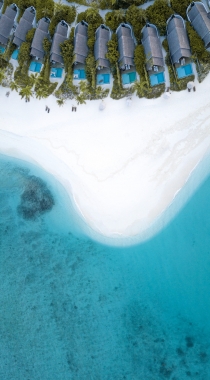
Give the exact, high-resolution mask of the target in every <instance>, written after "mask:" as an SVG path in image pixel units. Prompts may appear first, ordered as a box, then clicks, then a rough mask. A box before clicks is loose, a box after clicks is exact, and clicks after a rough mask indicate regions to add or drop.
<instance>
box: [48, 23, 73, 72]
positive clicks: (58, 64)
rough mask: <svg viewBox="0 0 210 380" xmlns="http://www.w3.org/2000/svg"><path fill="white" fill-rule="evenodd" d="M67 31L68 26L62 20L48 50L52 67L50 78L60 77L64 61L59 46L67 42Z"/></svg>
mask: <svg viewBox="0 0 210 380" xmlns="http://www.w3.org/2000/svg"><path fill="white" fill-rule="evenodd" d="M68 30H69V28H68V24H67V23H66V21H64V20H62V21H60V22H59V24H58V25H57V27H56V30H55V34H54V36H53V41H52V46H51V50H50V62H51V64H52V65H53V68H52V69H51V73H50V77H51V78H61V77H62V74H63V66H64V61H63V57H62V54H61V48H60V44H62V43H63V42H64V41H66V40H67V36H68Z"/></svg>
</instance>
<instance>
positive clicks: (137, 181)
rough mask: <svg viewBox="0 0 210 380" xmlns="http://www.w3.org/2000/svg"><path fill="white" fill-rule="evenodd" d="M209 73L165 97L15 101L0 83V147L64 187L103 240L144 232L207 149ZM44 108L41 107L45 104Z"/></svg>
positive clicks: (209, 144)
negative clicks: (190, 88)
mask: <svg viewBox="0 0 210 380" xmlns="http://www.w3.org/2000/svg"><path fill="white" fill-rule="evenodd" d="M209 89H210V75H209V76H208V77H207V78H206V79H205V81H204V82H203V83H202V84H196V92H191V93H188V92H187V90H186V91H182V92H180V93H175V92H174V93H172V94H171V97H170V98H169V99H165V98H164V96H163V97H161V98H159V99H152V100H146V99H138V98H136V97H135V96H134V97H133V100H132V104H131V105H130V107H128V106H127V105H126V100H125V99H122V100H120V101H114V100H112V99H110V98H108V99H106V100H105V102H106V108H105V109H104V110H103V111H100V110H99V105H100V102H101V101H92V102H91V101H88V102H87V104H86V105H82V106H81V105H80V106H78V107H77V112H71V107H72V105H73V104H75V103H74V102H73V101H67V102H66V104H65V105H64V107H60V108H59V107H58V105H57V103H56V99H55V98H54V97H53V96H51V97H50V98H48V99H47V100H41V101H39V100H36V99H33V98H32V99H31V101H30V102H29V103H25V101H24V100H21V99H20V97H19V96H18V95H17V93H10V96H9V97H8V98H7V97H6V96H5V93H6V91H7V90H6V89H4V88H0V120H1V123H0V152H1V153H3V154H7V155H10V156H13V157H18V158H21V159H24V160H27V161H30V162H32V163H35V164H37V165H39V166H41V167H42V168H43V169H45V170H46V171H48V172H50V173H51V174H53V175H54V176H55V177H56V178H57V179H58V180H59V181H60V182H61V183H62V184H63V185H64V186H65V188H66V189H67V191H68V192H69V194H70V195H71V197H72V199H73V200H74V202H75V204H76V207H77V208H78V210H79V213H80V214H81V215H82V216H83V217H84V219H85V220H86V222H87V223H88V224H89V225H90V226H91V227H92V228H93V230H95V231H96V232H99V233H100V234H102V235H105V236H108V237H132V236H135V235H137V234H140V233H142V231H146V230H147V229H148V227H149V226H150V225H151V224H152V223H153V221H154V220H155V219H156V218H158V217H159V216H160V214H161V213H162V212H163V211H164V210H165V209H166V208H167V207H168V206H169V205H170V204H171V202H172V201H173V199H174V196H175V194H176V193H177V192H178V191H179V189H180V188H182V187H183V185H184V184H185V182H186V180H187V179H188V177H189V175H190V173H191V172H192V170H193V169H194V168H195V166H196V165H197V164H198V162H200V160H202V158H203V156H204V155H205V153H206V152H207V151H208V149H209V146H210V133H209V130H210V100H209V97H208V93H209ZM46 104H47V105H48V106H49V108H50V113H47V112H46V111H45V105H46Z"/></svg>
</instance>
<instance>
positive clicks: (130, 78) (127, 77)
mask: <svg viewBox="0 0 210 380" xmlns="http://www.w3.org/2000/svg"><path fill="white" fill-rule="evenodd" d="M135 80H136V73H135V72H132V73H123V74H122V84H130V83H133V82H135Z"/></svg>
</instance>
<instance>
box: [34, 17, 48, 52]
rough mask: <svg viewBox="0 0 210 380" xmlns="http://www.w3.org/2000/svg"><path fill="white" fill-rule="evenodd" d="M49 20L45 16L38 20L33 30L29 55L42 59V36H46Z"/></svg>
mask: <svg viewBox="0 0 210 380" xmlns="http://www.w3.org/2000/svg"><path fill="white" fill-rule="evenodd" d="M49 23H50V20H49V19H47V18H45V17H44V18H42V19H41V20H39V23H38V27H37V29H36V31H35V34H34V38H33V41H32V44H31V55H33V56H34V57H38V58H40V59H42V58H43V57H44V54H45V51H44V48H43V40H44V38H48V37H49V34H48V29H49Z"/></svg>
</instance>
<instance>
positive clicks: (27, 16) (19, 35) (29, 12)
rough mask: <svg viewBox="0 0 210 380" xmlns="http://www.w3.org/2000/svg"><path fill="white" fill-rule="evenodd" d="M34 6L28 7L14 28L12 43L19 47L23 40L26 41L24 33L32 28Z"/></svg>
mask: <svg viewBox="0 0 210 380" xmlns="http://www.w3.org/2000/svg"><path fill="white" fill-rule="evenodd" d="M35 13H36V11H35V8H34V7H28V8H27V9H26V10H25V11H24V13H23V15H22V17H21V19H20V22H19V24H18V26H17V29H16V30H15V36H14V39H13V43H14V44H15V45H16V46H17V47H20V46H21V44H22V43H23V42H25V41H26V35H27V33H28V32H29V30H30V29H32V28H33V23H34V20H35Z"/></svg>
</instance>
